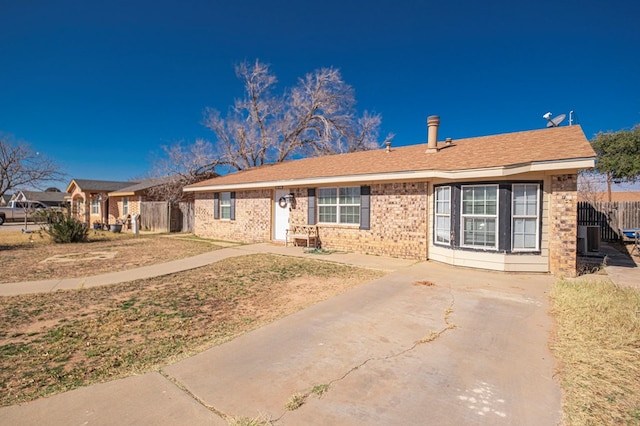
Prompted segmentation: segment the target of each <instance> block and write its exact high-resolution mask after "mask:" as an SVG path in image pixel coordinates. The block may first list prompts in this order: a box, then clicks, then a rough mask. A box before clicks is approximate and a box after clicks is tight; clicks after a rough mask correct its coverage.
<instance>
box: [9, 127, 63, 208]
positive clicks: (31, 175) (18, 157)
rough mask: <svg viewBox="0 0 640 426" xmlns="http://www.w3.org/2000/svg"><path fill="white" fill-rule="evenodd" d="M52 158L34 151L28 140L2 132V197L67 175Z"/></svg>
mask: <svg viewBox="0 0 640 426" xmlns="http://www.w3.org/2000/svg"><path fill="white" fill-rule="evenodd" d="M59 170H60V167H59V166H58V165H57V164H56V163H55V162H54V161H53V160H52V159H50V158H48V157H47V156H45V155H42V154H40V153H39V152H37V151H34V150H33V148H32V147H31V145H29V144H28V143H27V142H24V141H19V140H15V139H14V138H13V137H12V136H10V135H8V134H3V133H0V197H1V196H3V195H4V194H5V193H6V192H8V191H13V190H16V189H22V188H30V187H33V188H37V187H38V186H40V185H42V184H44V183H45V182H47V181H52V180H58V179H61V178H63V177H64V176H65V174H64V173H62V172H60V171H59Z"/></svg>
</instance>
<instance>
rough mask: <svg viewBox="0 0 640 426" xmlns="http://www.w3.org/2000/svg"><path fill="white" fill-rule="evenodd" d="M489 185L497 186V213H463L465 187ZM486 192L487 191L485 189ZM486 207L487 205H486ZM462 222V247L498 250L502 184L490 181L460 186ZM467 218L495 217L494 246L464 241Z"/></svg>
mask: <svg viewBox="0 0 640 426" xmlns="http://www.w3.org/2000/svg"><path fill="white" fill-rule="evenodd" d="M489 187H493V188H495V191H496V213H495V214H488V213H484V214H476V213H467V214H465V213H463V210H464V190H465V188H489ZM485 192H486V191H485ZM484 201H485V204H486V201H487V200H486V199H485V200H484ZM485 207H486V205H485ZM459 215H460V224H459V229H458V233H459V234H460V247H464V248H473V249H479V250H491V251H497V250H498V247H499V245H500V185H498V184H497V183H495V184H494V183H489V184H471V185H461V186H460V213H459ZM465 218H470V219H493V220H494V221H495V222H494V226H495V231H494V233H495V237H494V240H493V245H492V246H487V245H478V244H465V242H464V231H465V227H464V225H465V223H464V220H465Z"/></svg>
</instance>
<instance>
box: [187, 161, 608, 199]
mask: <svg viewBox="0 0 640 426" xmlns="http://www.w3.org/2000/svg"><path fill="white" fill-rule="evenodd" d="M594 166H595V157H586V158H574V159H571V160H549V161H539V162H532V163H528V164H515V165H510V166H500V167H487V168H481V169H465V170H419V171H404V172H389V173H370V174H360V175H341V176H322V177H313V178H301V179H288V180H274V181H262V182H248V183H236V184H222V185H207V186H197V187H186V188H184V189H183V191H184V192H207V191H228V190H242V189H263V188H274V187H278V186H282V187H298V186H318V185H328V184H337V183H355V182H380V181H410V180H425V179H436V178H438V179H449V180H460V179H470V178H495V177H506V176H513V175H517V174H522V173H529V172H549V171H554V170H557V171H561V170H574V169H589V168H592V167H594Z"/></svg>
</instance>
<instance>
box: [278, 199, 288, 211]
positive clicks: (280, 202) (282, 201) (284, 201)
mask: <svg viewBox="0 0 640 426" xmlns="http://www.w3.org/2000/svg"><path fill="white" fill-rule="evenodd" d="M278 205H279V206H280V207H282V208H283V209H284V208H285V207H287V199H286V198H284V197H280V199H279V200H278Z"/></svg>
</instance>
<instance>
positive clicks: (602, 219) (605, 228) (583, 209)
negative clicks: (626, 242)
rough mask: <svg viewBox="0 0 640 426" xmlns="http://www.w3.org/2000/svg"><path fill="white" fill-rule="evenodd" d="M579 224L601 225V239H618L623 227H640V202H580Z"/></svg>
mask: <svg viewBox="0 0 640 426" xmlns="http://www.w3.org/2000/svg"><path fill="white" fill-rule="evenodd" d="M578 225H591V226H599V227H600V238H601V239H603V240H606V241H613V240H617V239H619V238H621V236H622V235H621V233H620V230H621V229H626V228H640V202H639V201H612V202H610V203H609V202H593V203H589V202H586V201H582V202H579V203H578Z"/></svg>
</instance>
